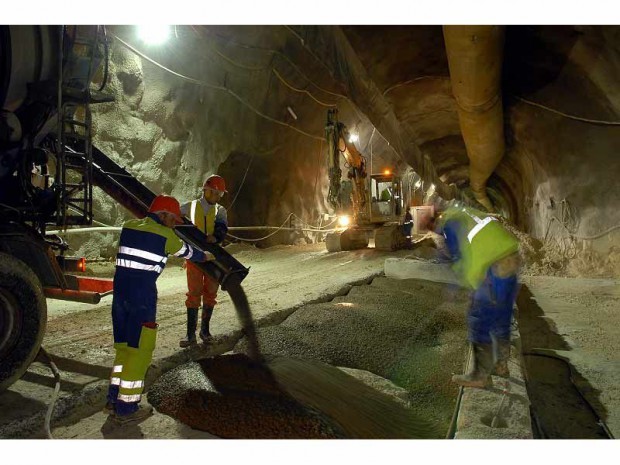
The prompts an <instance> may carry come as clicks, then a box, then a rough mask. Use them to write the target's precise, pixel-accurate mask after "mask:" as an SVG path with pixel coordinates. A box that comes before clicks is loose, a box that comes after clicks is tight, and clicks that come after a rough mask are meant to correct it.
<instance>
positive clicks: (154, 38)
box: [138, 24, 170, 45]
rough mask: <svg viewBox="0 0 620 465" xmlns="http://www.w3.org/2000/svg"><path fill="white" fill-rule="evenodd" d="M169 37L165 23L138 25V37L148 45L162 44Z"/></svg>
mask: <svg viewBox="0 0 620 465" xmlns="http://www.w3.org/2000/svg"><path fill="white" fill-rule="evenodd" d="M168 37H170V26H169V25H167V24H145V25H141V26H138V38H139V39H140V40H141V41H143V42H144V43H146V44H148V45H159V44H163V43H164V42H165V41H166V40H168Z"/></svg>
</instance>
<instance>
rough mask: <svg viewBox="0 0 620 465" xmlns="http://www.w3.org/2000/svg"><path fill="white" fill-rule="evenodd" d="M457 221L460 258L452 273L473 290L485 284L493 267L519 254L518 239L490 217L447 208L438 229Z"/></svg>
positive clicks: (470, 210)
mask: <svg viewBox="0 0 620 465" xmlns="http://www.w3.org/2000/svg"><path fill="white" fill-rule="evenodd" d="M449 221H458V222H460V223H461V225H462V226H463V227H461V228H458V230H459V233H458V244H459V251H460V254H461V258H460V259H459V260H458V261H457V262H456V263H455V264H454V265H453V269H454V271H455V272H456V273H457V275H458V276H459V277H460V278H461V279H462V280H463V281H464V283H465V284H467V285H468V286H470V287H471V288H473V289H477V288H478V287H479V286H480V284H482V282H483V281H484V278H485V275H486V273H487V270H488V269H489V267H490V266H491V265H493V263H495V262H497V261H498V260H501V259H502V258H505V257H507V256H509V255H511V254H513V253H516V252H518V251H519V241H518V239H517V238H516V237H515V236H514V235H513V234H511V233H510V232H509V231H507V230H506V229H505V228H504V227H503V226H502V224H501V223H500V222H499V221H497V219H496V218H494V217H492V216H487V215H486V214H484V213H483V212H481V211H478V210H475V209H473V208H467V207H460V208H457V207H450V208H448V209H447V210H446V211H445V212H444V214H443V215H441V218H440V225H445V224H446V223H447V222H449Z"/></svg>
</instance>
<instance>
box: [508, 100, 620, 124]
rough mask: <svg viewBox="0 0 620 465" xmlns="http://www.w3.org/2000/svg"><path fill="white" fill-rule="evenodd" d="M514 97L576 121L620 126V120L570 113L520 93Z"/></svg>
mask: <svg viewBox="0 0 620 465" xmlns="http://www.w3.org/2000/svg"><path fill="white" fill-rule="evenodd" d="M513 97H514V98H516V99H517V100H520V101H522V102H523V103H527V104H528V105H532V106H534V107H538V108H542V109H543V110H547V111H550V112H552V113H555V114H557V115H560V116H563V117H565V118H569V119H574V120H575V121H582V122H584V123H591V124H602V125H608V126H620V121H605V120H599V119H590V118H583V117H581V116H575V115H569V114H568V113H564V112H561V111H559V110H556V109H554V108H550V107H547V106H545V105H542V104H540V103H536V102H532V101H531V100H527V99H524V98H523V97H519V96H518V95H513Z"/></svg>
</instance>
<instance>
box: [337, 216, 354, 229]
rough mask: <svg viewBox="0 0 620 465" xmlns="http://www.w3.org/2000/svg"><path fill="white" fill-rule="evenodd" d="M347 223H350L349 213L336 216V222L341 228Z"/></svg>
mask: <svg viewBox="0 0 620 465" xmlns="http://www.w3.org/2000/svg"><path fill="white" fill-rule="evenodd" d="M349 223H351V218H349V215H342V216H339V217H338V224H339V225H340V226H342V227H343V228H345V227H347V226H349Z"/></svg>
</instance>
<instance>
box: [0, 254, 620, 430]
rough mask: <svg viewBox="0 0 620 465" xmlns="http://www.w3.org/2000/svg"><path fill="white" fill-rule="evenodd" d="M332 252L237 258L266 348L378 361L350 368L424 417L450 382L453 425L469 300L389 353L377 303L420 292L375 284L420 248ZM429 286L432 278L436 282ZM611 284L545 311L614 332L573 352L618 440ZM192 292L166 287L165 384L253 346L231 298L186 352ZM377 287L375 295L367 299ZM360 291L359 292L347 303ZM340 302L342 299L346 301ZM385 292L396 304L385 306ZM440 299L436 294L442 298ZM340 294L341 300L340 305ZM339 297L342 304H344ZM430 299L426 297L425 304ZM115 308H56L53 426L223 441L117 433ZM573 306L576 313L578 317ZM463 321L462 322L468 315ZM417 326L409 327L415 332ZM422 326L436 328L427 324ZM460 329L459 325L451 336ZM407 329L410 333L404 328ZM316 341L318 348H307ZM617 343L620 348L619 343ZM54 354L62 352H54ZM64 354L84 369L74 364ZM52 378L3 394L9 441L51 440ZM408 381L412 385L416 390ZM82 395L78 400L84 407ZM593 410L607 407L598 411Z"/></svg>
mask: <svg viewBox="0 0 620 465" xmlns="http://www.w3.org/2000/svg"><path fill="white" fill-rule="evenodd" d="M323 247H324V244H314V245H308V246H297V247H290V246H279V247H274V248H272V249H266V250H258V249H254V248H249V247H240V250H238V251H237V253H236V256H237V257H238V258H239V260H241V261H242V262H243V263H245V264H246V265H249V266H252V271H251V272H250V275H249V276H248V278H247V279H246V282H245V288H246V292H247V294H248V296H249V299H250V303H251V305H252V310H253V312H254V314H255V319H257V321H258V325H259V327H260V330H259V334H260V337H261V340H262V339H264V342H262V343H263V346H264V350H265V352H269V351H271V352H274V353H278V352H279V353H287V354H291V355H295V356H303V355H307V356H312V357H314V358H316V359H317V360H323V361H326V362H328V363H334V364H335V365H338V364H342V365H345V364H347V363H348V364H349V366H351V365H353V364H355V363H358V364H359V366H361V367H363V366H364V364H368V366H371V367H372V369H374V370H377V371H378V374H379V375H381V376H377V375H376V374H372V373H369V372H368V371H363V370H352V369H347V370H348V371H347V372H348V373H349V374H354V375H356V376H357V378H358V379H361V380H362V381H364V382H366V383H367V384H370V385H371V386H374V388H376V389H378V390H380V391H382V392H385V393H388V394H391V395H392V396H396V397H400V398H401V399H402V400H403V401H405V400H406V401H407V402H409V404H410V405H411V406H413V408H414V409H418V410H420V411H424V410H425V409H426V410H431V407H430V405H427V404H426V403H425V402H419V401H421V400H425V396H429V395H430V389H428V387H429V386H430V385H436V384H438V385H440V386H441V388H442V389H445V390H446V391H447V394H446V395H445V396H444V395H443V394H442V395H441V396H439V397H440V400H439V402H437V404H438V406H439V407H438V409H437V410H436V411H435V412H433V413H432V414H434V415H435V416H437V417H441V418H443V419H444V420H443V421H445V417H446V415H445V413H447V412H449V411H450V413H451V409H453V406H454V397H455V395H454V396H453V397H450V393H449V392H448V391H450V390H453V392H455V393H456V388H455V387H454V386H452V385H451V384H450V383H449V381H448V380H449V375H450V374H451V373H452V372H460V371H461V370H462V367H463V360H464V358H465V356H466V351H465V344H464V319H463V316H464V311H465V308H466V302H463V304H464V305H463V306H462V307H461V308H460V310H456V309H453V310H449V309H447V308H445V307H444V308H441V307H442V305H440V304H441V302H439V301H438V302H435V304H436V305H435V307H436V308H440V311H439V314H444V315H445V312H446V311H447V312H448V313H450V312H456V313H457V315H456V317H457V318H456V320H454V321H452V320H450V319H446V322H451V323H449V324H448V327H445V328H444V330H442V331H439V332H437V333H433V331H431V332H430V334H431V335H432V336H433V337H434V338H435V339H434V342H432V339H433V337H431V343H430V344H429V339H425V337H424V334H423V333H420V334H419V336H421V337H419V340H416V337H417V336H416V337H412V338H411V340H410V341H408V342H410V343H411V344H401V347H403V350H402V351H401V353H400V354H399V353H394V352H393V350H392V352H390V350H391V349H390V347H392V349H393V347H394V342H393V341H392V340H391V339H390V337H389V336H388V337H387V339H386V343H385V344H379V345H373V344H364V341H365V338H368V340H370V341H373V342H375V341H377V340H379V338H380V337H381V334H382V331H385V330H386V329H387V328H388V327H391V326H398V325H399V321H398V320H397V318H394V319H390V318H387V317H388V316H389V315H388V313H389V312H387V313H383V314H381V313H380V312H376V313H375V314H374V315H373V314H372V311H371V307H372V306H373V302H374V300H373V299H374V297H373V296H377V299H378V300H380V299H381V298H389V296H395V295H407V298H405V299H404V300H403V298H402V297H401V300H402V302H415V301H416V299H415V295H416V292H412V293H411V294H412V295H409V294H406V293H407V292H411V290H408V289H407V287H408V284H407V283H406V281H393V280H391V279H386V278H383V277H379V278H375V279H374V280H373V279H372V278H373V277H376V276H379V275H381V274H382V270H383V263H384V261H385V259H386V258H389V257H400V258H404V257H411V256H412V255H414V254H412V253H411V251H398V252H392V253H383V252H378V251H375V250H372V249H369V250H363V251H355V252H340V253H336V254H326V253H325V251H324V249H323ZM300 265H303V266H300ZM421 277H422V278H424V276H421ZM527 279H528V278H527V277H526V278H524V282H525V283H526V284H527V283H528V281H527ZM555 279H556V281H554V280H553V279H551V278H549V282H548V284H547V285H548V289H547V290H548V292H550V293H551V294H553V295H554V296H555V297H556V298H558V296H563V295H564V294H563V293H564V291H565V290H566V289H565V288H566V287H572V288H573V289H579V288H578V287H577V288H575V287H574V286H575V283H583V285H584V286H587V285H590V291H594V290H595V289H594V288H593V287H592V285H591V282H593V281H601V280H587V279H585V280H584V279H580V280H575V279H561V278H555ZM560 281H563V282H564V283H563V285H562V286H561V285H560V284H558V283H559V282H560ZM605 281H606V287H605V289H607V292H606V293H603V294H602V296H598V297H597V296H595V297H594V299H595V300H596V302H594V301H592V302H590V303H591V304H595V305H598V306H597V307H589V306H587V307H586V308H584V307H583V306H582V307H580V308H581V309H582V311H578V312H572V311H563V312H562V311H559V312H558V311H557V308H554V306H553V305H552V303H551V304H549V302H544V303H545V305H541V308H544V312H545V313H546V312H549V315H548V316H547V315H545V314H543V317H544V318H546V319H547V320H548V321H553V320H552V319H553V318H554V317H557V315H558V314H560V317H561V318H560V319H561V320H562V322H561V324H566V325H567V327H568V328H571V327H572V328H573V329H575V328H576V329H575V330H576V331H577V332H579V331H581V332H583V331H584V330H585V329H584V325H585V322H584V321H583V318H584V317H587V318H588V319H589V321H591V322H593V323H591V324H595V325H596V327H597V334H603V335H607V336H605V337H603V338H602V339H601V338H590V341H589V344H590V345H589V346H587V347H588V350H589V351H590V352H588V353H581V355H579V354H580V351H581V347H582V346H581V345H580V344H585V343H583V342H582V341H581V339H578V342H575V340H571V342H572V343H574V345H573V346H571V347H565V350H566V351H572V352H573V354H572V355H573V356H574V359H575V360H576V362H575V363H581V367H580V368H579V371H580V373H582V374H584V375H585V376H586V377H588V376H589V375H590V374H591V373H594V374H593V375H592V376H593V379H591V380H590V382H591V384H592V385H595V386H596V391H595V392H591V393H590V396H594V397H596V398H600V403H601V404H602V405H603V406H604V408H605V410H606V415H605V418H606V419H607V421H608V422H609V423H610V428H612V429H613V430H614V431H616V433H615V434H616V437H617V426H616V424H615V423H614V419H615V418H617V417H618V414H619V413H620V401H619V399H618V396H617V385H618V384H617V379H615V378H614V375H613V373H612V374H610V372H611V371H614V370H615V369H614V367H617V364H618V357H617V355H616V353H615V351H612V350H611V347H612V346H611V345H610V346H609V347H608V350H606V351H605V353H606V354H607V355H606V356H608V359H606V360H599V361H598V362H597V363H594V364H593V363H592V361H593V358H592V357H593V354H594V352H595V351H596V349H597V341H599V340H603V341H605V340H606V341H608V342H610V341H612V340H614V336H613V334H611V333H612V332H613V331H614V330H615V328H617V327H618V326H617V324H616V325H613V324H609V323H610V321H618V320H619V319H620V315H619V313H618V306H617V305H615V304H616V303H617V298H618V296H617V290H618V289H619V287H618V281H614V280H605ZM533 282H536V283H538V282H542V281H541V280H539V278H538V277H536V278H533ZM350 283H357V284H364V283H370V285H361V286H358V287H354V288H353V289H352V290H351V286H350V285H349V284H350ZM420 283H422V282H421V281H420V282H416V281H415V280H411V282H410V283H409V284H412V285H413V287H412V289H413V290H414V291H417V294H418V296H419V294H420V289H424V288H428V289H431V290H432V289H433V288H437V289H439V288H441V289H443V290H442V291H441V292H445V291H446V289H450V288H449V287H446V286H445V285H440V284H437V283H429V282H427V283H424V284H420ZM530 284H531V282H530ZM184 285H185V282H184V276H183V273H182V270H181V269H180V268H177V267H170V268H169V269H167V270H166V271H165V272H164V275H163V276H162V277H161V278H160V281H159V289H160V302H159V320H160V323H162V326H161V331H160V335H159V336H160V337H159V341H158V348H157V349H156V352H155V358H154V365H153V367H152V368H151V372H152V376H153V377H157V376H159V375H160V374H161V373H162V372H163V371H165V370H168V369H171V368H174V367H175V366H178V365H181V364H183V363H185V362H187V361H190V360H192V359H196V358H200V357H204V356H212V355H216V354H223V353H226V352H229V351H230V350H231V349H233V348H234V351H239V350H241V348H242V347H243V341H242V342H241V343H238V341H239V338H240V334H239V332H238V324H237V321H236V315H235V312H234V309H233V308H232V305H231V303H230V301H229V299H228V297H227V294H226V293H222V294H221V295H220V297H221V298H220V304H219V308H218V310H219V313H216V315H215V316H214V325H213V326H214V329H213V332H214V334H215V336H216V339H215V343H214V344H213V345H212V346H211V347H209V348H208V350H203V349H202V350H198V352H196V353H191V352H190V351H182V350H180V349H178V346H177V344H178V339H179V338H180V336H181V334H182V332H183V326H184V320H185V315H184V311H183V303H182V300H183V292H184ZM420 286H421V287H420ZM367 289H368V290H372V291H374V292H370V293H367ZM395 289H396V290H395ZM349 290H351V292H348V294H347V291H349ZM367 294H369V295H370V297H369V295H367ZM422 294H424V292H422ZM338 295H340V297H337V296H338ZM380 295H381V296H385V297H379V296H380ZM430 295H432V291H431V294H430ZM435 295H437V292H435ZM592 295H594V294H592ZM334 297H336V298H335V299H334ZM332 299H334V300H333V301H332ZM397 300H398V298H397ZM418 300H420V299H419V298H418ZM304 304H305V305H304ZM342 304H354V305H359V307H358V310H357V311H354V310H353V309H354V307H350V306H348V305H342ZM109 305H110V302H109V298H106V299H104V301H102V303H101V304H100V305H98V306H96V307H94V308H93V307H92V306H87V305H82V304H72V303H66V302H58V301H55V302H54V301H50V306H49V307H50V309H49V313H50V324H49V326H50V330H49V332H48V335H47V337H46V343H45V344H44V345H45V346H46V347H47V348H48V350H49V351H50V352H51V353H52V354H53V355H55V356H57V357H61V358H58V360H59V363H60V365H61V369H62V370H63V372H62V375H63V383H62V389H61V396H60V399H59V402H58V404H57V407H56V410H55V416H54V419H53V427H54V428H53V433H54V436H55V437H58V438H102V437H108V438H110V437H111V438H113V437H125V438H209V437H214V436H213V435H211V434H209V433H207V432H202V431H197V430H194V429H191V428H189V427H188V426H187V425H184V424H182V423H180V422H178V421H176V420H174V419H173V418H171V417H169V416H167V415H163V414H160V413H156V414H155V415H154V416H152V417H150V418H149V419H147V420H145V421H144V422H142V423H141V424H140V425H137V426H136V427H134V428H129V429H126V428H121V429H118V428H116V429H114V428H110V427H109V426H110V425H109V424H108V423H109V422H107V421H106V416H105V415H104V414H102V413H100V412H99V410H100V408H101V406H102V405H103V399H104V392H105V388H106V386H107V381H106V379H105V378H107V374H108V370H109V366H110V364H111V362H112V357H113V355H112V350H111V324H110V316H109ZM401 305H402V304H401ZM330 307H338V308H339V310H344V312H342V311H339V312H338V313H336V312H335V311H333V308H332V311H331V312H330V310H329V309H330ZM340 307H341V308H340ZM406 307H407V306H406V305H402V306H400V307H399V306H398V305H396V307H395V310H394V311H395V312H396V314H398V315H401V314H402V312H403V311H404V309H405V308H406ZM563 309H564V310H567V309H566V308H563ZM568 310H570V309H568ZM442 312H444V313H442ZM459 312H460V314H458V313H459ZM415 313H416V312H415V311H414V312H413V314H412V321H418V322H420V321H421V320H415V318H420V316H421V314H420V315H418V316H417V317H416V316H414V314H415ZM418 313H419V312H418ZM426 316H429V315H426ZM287 317H288V318H287ZM329 317H332V318H334V317H335V318H336V319H342V321H347V320H348V322H349V323H352V324H353V325H354V326H353V328H352V332H353V333H354V334H355V337H356V338H357V339H352V340H354V341H355V342H359V343H358V344H348V345H345V344H338V343H337V341H336V342H334V341H335V340H336V339H337V338H338V337H342V325H339V324H335V322H332V323H330V318H329ZM459 318H461V323H458V319H459ZM580 319H581V320H580ZM368 320H371V321H373V324H375V323H374V322H375V321H377V320H378V321H379V323H380V324H381V325H380V326H379V330H378V331H377V330H375V331H372V329H371V328H369V325H367V324H363V323H364V322H366V321H368ZM412 321H410V322H409V323H407V324H410V325H411V324H413V323H412ZM356 322H357V323H356ZM421 322H422V326H424V321H423V320H422V321H421ZM446 322H442V325H445V324H446ZM452 323H453V324H454V325H455V326H454V327H451V329H450V324H452ZM382 325H386V326H385V327H384V326H382ZM431 326H432V325H431ZM440 326H441V325H440ZM307 328H314V331H307ZM396 331H397V332H398V329H396ZM459 331H461V335H458V334H457V333H458V332H459ZM375 333H376V334H375ZM325 337H327V338H328V339H327V341H326V343H325V344H323V343H322V339H323V338H325ZM330 338H331V339H330ZM451 338H453V344H452V345H450V344H446V343H445V341H446V340H449V339H451ZM304 340H305V342H306V343H302V342H304ZM615 340H616V341H617V336H616V337H615ZM278 341H280V345H278ZM312 342H314V344H312ZM379 342H381V340H380V341H379ZM401 342H402V341H401ZM437 342H439V344H438V343H437ZM586 345H587V344H586ZM235 346H236V347H235ZM50 347H52V348H51V349H50ZM411 347H418V348H419V349H421V350H420V352H419V354H413V357H414V358H413V359H412V360H415V357H418V360H417V362H418V363H419V365H420V367H421V370H420V371H416V372H414V373H413V375H414V376H412V374H411V372H410V371H409V372H408V371H407V363H401V364H400V365H399V363H396V362H398V361H399V360H400V361H401V362H403V361H406V357H403V355H408V356H409V355H412V354H411V353H409V352H408V350H407V348H411ZM358 349H359V350H358ZM442 351H446V352H448V353H449V352H450V351H452V352H453V353H455V354H456V357H454V360H451V361H449V362H453V363H452V366H450V363H448V364H447V366H446V367H444V369H440V370H436V368H437V367H436V366H434V365H435V363H436V362H437V361H438V360H439V359H440V358H441V357H438V355H439V354H440V353H441V352H442ZM433 352H434V353H433ZM582 352H583V351H582ZM62 357H65V358H67V359H69V358H71V359H73V360H72V362H71V363H69V362H68V361H66V360H64V359H63V358H62ZM390 357H392V358H391V360H393V361H394V363H393V364H392V365H390V362H389V360H390ZM599 358H600V357H599ZM595 361H596V360H595ZM425 363H426V365H425ZM63 366H65V367H66V369H64V368H63ZM448 367H449V368H448ZM588 367H589V369H590V370H589V371H588ZM390 369H391V370H390ZM399 370H400V371H399ZM615 373H616V375H615V377H616V378H617V373H618V371H617V370H616V371H615ZM399 376H400V377H399ZM416 376H417V377H416ZM384 377H385V378H390V377H392V378H391V379H392V380H394V381H395V382H396V383H397V384H399V386H396V385H395V384H394V383H391V382H390V381H387V380H386V379H384ZM425 377H427V378H430V380H429V379H424V378H425ZM442 379H443V381H442ZM614 379H615V384H614ZM52 381H53V379H52V378H51V376H50V375H49V369H48V368H46V367H43V366H41V365H40V364H38V363H35V364H33V366H32V367H31V369H29V371H28V373H27V375H26V376H25V377H24V378H23V379H22V380H20V381H19V382H17V383H16V384H15V385H14V386H12V387H11V389H9V390H8V391H7V392H5V393H2V394H0V412H2V414H1V415H0V437H9V438H10V437H13V438H15V437H43V436H42V432H41V426H42V424H43V416H44V413H45V408H46V406H47V403H48V402H49V399H50V396H51V392H52V389H51V388H52V387H53V382H52ZM151 381H152V379H151ZM400 383H404V386H405V389H404V388H403V387H402V385H400ZM407 383H409V384H407ZM417 385H418V386H419V385H423V386H425V387H426V388H427V390H424V389H422V390H419V391H416V394H415V395H413V396H412V395H411V392H412V391H410V390H408V389H406V388H407V386H409V387H412V386H413V387H415V386H417ZM84 391H89V393H88V394H87V395H82V396H81V397H79V395H78V394H79V393H81V392H84ZM76 396H77V397H76ZM416 396H418V397H416ZM76 398H77V399H78V401H77V405H76V401H75V399H76ZM63 399H66V400H67V401H68V402H69V405H63V403H62V400H63ZM593 403H594V405H599V404H597V403H596V402H593ZM448 417H449V415H448ZM440 421H441V420H440ZM106 425H107V426H106ZM483 437H484V436H483Z"/></svg>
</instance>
